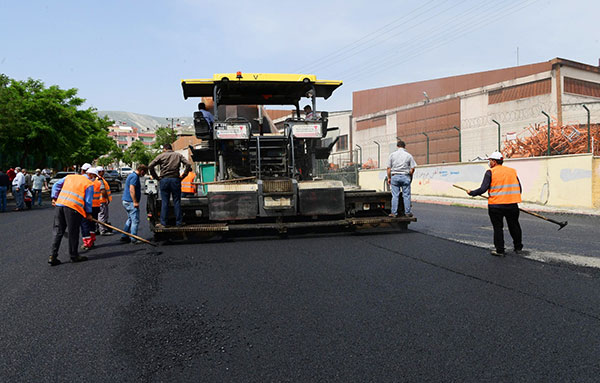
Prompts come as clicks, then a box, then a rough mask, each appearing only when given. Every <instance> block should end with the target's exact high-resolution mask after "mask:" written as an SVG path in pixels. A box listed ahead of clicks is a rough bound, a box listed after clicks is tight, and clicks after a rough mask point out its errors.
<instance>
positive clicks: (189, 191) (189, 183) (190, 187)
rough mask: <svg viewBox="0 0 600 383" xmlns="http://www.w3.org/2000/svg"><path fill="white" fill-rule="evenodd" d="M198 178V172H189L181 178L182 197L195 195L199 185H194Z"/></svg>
mask: <svg viewBox="0 0 600 383" xmlns="http://www.w3.org/2000/svg"><path fill="white" fill-rule="evenodd" d="M195 179H196V173H194V172H193V171H192V172H189V173H188V175H187V176H186V177H185V178H184V179H182V180H181V196H182V197H193V196H194V195H196V189H197V186H196V185H194V180H195Z"/></svg>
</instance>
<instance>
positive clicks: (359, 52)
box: [315, 1, 464, 72]
mask: <svg viewBox="0 0 600 383" xmlns="http://www.w3.org/2000/svg"><path fill="white" fill-rule="evenodd" d="M463 3H464V1H463ZM459 5H461V3H453V4H451V5H450V6H449V7H447V8H445V9H442V10H441V11H439V12H437V13H435V14H434V15H433V16H430V17H427V18H426V19H424V20H419V19H417V18H413V19H412V20H411V22H412V24H413V25H409V26H408V27H407V28H406V29H410V28H414V27H415V26H418V25H421V24H424V23H426V22H428V21H430V20H433V19H435V18H436V17H437V16H440V15H442V14H444V13H446V12H448V11H450V10H451V9H453V8H456V7H458V6H459ZM406 29H403V30H401V31H400V32H398V33H396V34H393V35H391V36H387V37H385V38H383V39H381V40H379V41H378V42H377V43H375V44H373V45H370V46H367V47H365V48H363V49H361V50H359V51H356V52H354V53H351V51H348V52H346V53H345V54H343V55H341V56H345V57H341V58H340V59H338V60H335V61H333V62H331V63H329V64H327V65H325V66H324V67H321V68H319V72H321V71H322V70H323V69H324V68H328V67H331V66H332V65H333V64H335V63H340V62H342V61H346V60H347V59H349V58H352V57H354V56H357V55H359V54H361V53H363V52H366V51H368V50H371V49H373V48H376V47H377V46H378V45H381V44H383V43H385V42H387V41H389V40H391V39H392V38H394V37H397V36H400V35H402V34H404V33H406V32H405V31H406ZM357 48H358V47H357ZM315 72H317V71H315Z"/></svg>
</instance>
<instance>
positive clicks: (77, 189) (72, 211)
mask: <svg viewBox="0 0 600 383" xmlns="http://www.w3.org/2000/svg"><path fill="white" fill-rule="evenodd" d="M95 177H96V176H95V175H94V174H92V176H91V179H90V178H88V177H86V176H84V175H80V174H70V175H68V176H66V177H65V178H62V179H60V180H59V181H58V182H56V183H55V184H54V186H53V187H52V192H51V197H52V206H55V208H56V209H55V211H54V232H53V235H54V239H53V241H52V253H51V255H50V258H48V263H49V264H50V266H56V265H60V264H61V262H60V260H59V259H58V250H59V249H60V243H61V240H62V237H63V235H64V234H65V231H66V230H68V236H69V255H70V257H71V262H82V261H87V258H86V257H83V256H80V255H79V253H78V251H77V250H78V246H79V228H80V225H81V221H82V220H84V219H86V218H91V216H92V214H91V213H92V200H93V197H94V185H93V183H92V180H93V179H95Z"/></svg>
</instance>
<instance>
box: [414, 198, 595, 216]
mask: <svg viewBox="0 0 600 383" xmlns="http://www.w3.org/2000/svg"><path fill="white" fill-rule="evenodd" d="M411 199H412V201H413V202H420V203H430V204H436V205H459V206H465V207H475V208H486V207H487V201H486V200H484V199H480V198H477V197H473V198H458V197H437V196H425V195H414V194H413V195H412V197H411ZM519 207H520V208H522V209H526V210H531V211H537V212H547V213H556V214H579V215H591V216H600V209H584V208H561V207H555V206H544V205H538V204H533V203H520V204H519Z"/></svg>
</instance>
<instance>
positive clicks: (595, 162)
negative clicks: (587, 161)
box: [592, 157, 600, 209]
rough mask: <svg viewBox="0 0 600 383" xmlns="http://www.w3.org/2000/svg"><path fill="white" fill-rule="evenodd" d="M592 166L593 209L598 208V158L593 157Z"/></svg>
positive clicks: (599, 195)
mask: <svg viewBox="0 0 600 383" xmlns="http://www.w3.org/2000/svg"><path fill="white" fill-rule="evenodd" d="M592 167H593V173H592V204H593V205H594V208H595V209H600V158H598V157H594V160H593V162H592Z"/></svg>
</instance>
